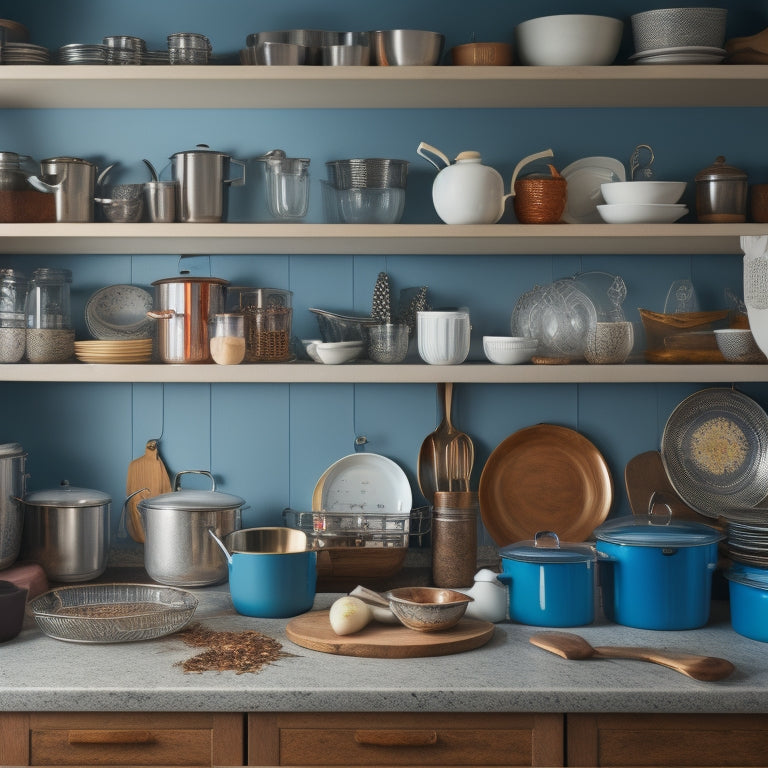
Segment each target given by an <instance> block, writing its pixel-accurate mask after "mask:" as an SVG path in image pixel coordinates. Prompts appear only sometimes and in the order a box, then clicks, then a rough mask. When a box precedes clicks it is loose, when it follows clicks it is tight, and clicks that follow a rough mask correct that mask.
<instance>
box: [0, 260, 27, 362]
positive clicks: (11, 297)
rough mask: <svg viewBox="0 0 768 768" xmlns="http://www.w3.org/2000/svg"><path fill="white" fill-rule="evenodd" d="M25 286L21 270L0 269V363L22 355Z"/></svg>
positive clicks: (11, 360) (13, 359) (24, 340)
mask: <svg viewBox="0 0 768 768" xmlns="http://www.w3.org/2000/svg"><path fill="white" fill-rule="evenodd" d="M27 286H28V282H27V278H26V276H25V275H24V274H23V273H22V272H19V271H18V270H17V269H0V363H18V362H19V360H21V359H22V357H24V350H25V349H26V334H27V332H26V327H25V323H24V303H25V301H26V298H27Z"/></svg>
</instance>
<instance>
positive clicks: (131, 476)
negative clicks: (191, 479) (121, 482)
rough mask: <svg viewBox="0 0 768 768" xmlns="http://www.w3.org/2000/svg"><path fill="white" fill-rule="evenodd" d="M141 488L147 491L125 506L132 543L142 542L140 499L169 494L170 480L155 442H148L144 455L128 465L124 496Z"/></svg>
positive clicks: (142, 528) (126, 521)
mask: <svg viewBox="0 0 768 768" xmlns="http://www.w3.org/2000/svg"><path fill="white" fill-rule="evenodd" d="M142 488H146V489H147V490H146V491H145V492H144V493H138V494H136V496H134V497H133V498H130V499H128V501H127V502H126V504H125V525H126V528H127V529H128V533H129V534H130V536H131V538H132V539H133V540H134V541H138V542H143V541H144V526H143V525H142V522H141V514H140V513H139V508H138V504H139V502H140V501H141V500H142V499H151V498H153V497H155V496H159V495H160V494H161V493H170V491H171V490H172V489H171V480H170V478H169V477H168V470H167V469H166V468H165V464H163V460H162V459H161V458H160V452H159V450H158V448H157V440H150V441H149V442H148V443H147V445H146V448H145V449H144V455H143V456H140V457H139V458H138V459H134V460H133V461H132V462H131V463H130V464H129V465H128V474H127V477H126V481H125V493H126V496H130V495H131V494H132V493H135V492H136V491H140V490H141V489H142Z"/></svg>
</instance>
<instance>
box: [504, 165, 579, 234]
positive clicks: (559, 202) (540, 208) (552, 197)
mask: <svg viewBox="0 0 768 768" xmlns="http://www.w3.org/2000/svg"><path fill="white" fill-rule="evenodd" d="M549 171H550V173H551V174H552V175H551V176H545V177H534V176H531V177H528V178H525V179H518V180H517V181H516V182H515V196H514V197H513V198H512V200H513V203H514V208H515V216H517V220H518V221H519V222H520V223H521V224H557V223H558V222H559V221H560V217H561V216H562V215H563V211H564V210H565V202H566V200H567V199H568V182H567V181H566V180H565V179H564V178H563V177H562V176H561V175H560V174H559V173H558V172H557V170H556V169H555V167H554V166H553V165H550V166H549Z"/></svg>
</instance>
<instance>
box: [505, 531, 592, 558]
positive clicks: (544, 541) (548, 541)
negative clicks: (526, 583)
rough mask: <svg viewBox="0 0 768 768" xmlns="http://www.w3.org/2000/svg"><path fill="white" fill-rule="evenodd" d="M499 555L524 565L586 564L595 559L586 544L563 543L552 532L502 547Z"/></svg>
mask: <svg viewBox="0 0 768 768" xmlns="http://www.w3.org/2000/svg"><path fill="white" fill-rule="evenodd" d="M499 554H500V555H501V557H503V558H506V559H508V560H519V561H521V562H524V563H587V562H591V561H592V560H595V559H596V557H597V556H596V554H595V550H594V549H593V548H592V547H591V546H589V545H588V544H570V543H563V542H561V541H560V539H559V537H558V535H557V534H556V533H554V532H553V531H539V532H538V533H537V534H536V535H535V537H534V538H533V539H532V540H530V541H518V542H516V543H515V544H509V545H508V546H506V547H502V549H500V550H499Z"/></svg>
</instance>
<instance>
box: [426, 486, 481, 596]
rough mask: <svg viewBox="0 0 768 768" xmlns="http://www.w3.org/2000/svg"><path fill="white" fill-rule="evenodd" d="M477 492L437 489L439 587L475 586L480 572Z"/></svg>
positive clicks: (434, 549) (435, 549) (435, 553)
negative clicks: (476, 573) (476, 574)
mask: <svg viewBox="0 0 768 768" xmlns="http://www.w3.org/2000/svg"><path fill="white" fill-rule="evenodd" d="M478 509H479V501H478V496H477V493H476V492H475V491H436V492H435V497H434V509H433V511H432V581H433V583H434V585H435V586H436V587H444V588H447V589H455V588H456V587H471V586H472V584H474V580H475V572H476V571H477V513H478Z"/></svg>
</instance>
